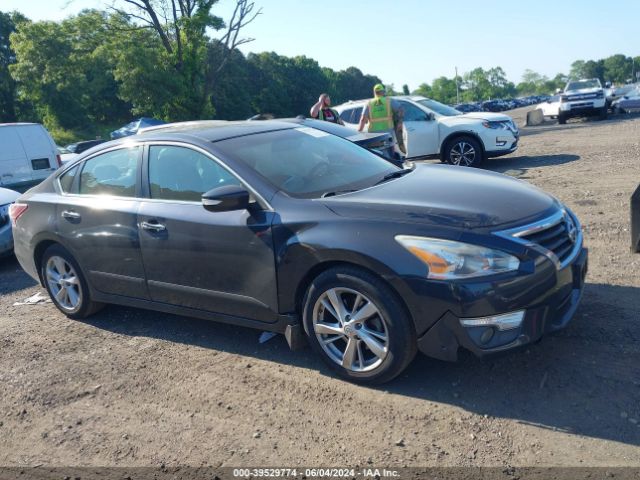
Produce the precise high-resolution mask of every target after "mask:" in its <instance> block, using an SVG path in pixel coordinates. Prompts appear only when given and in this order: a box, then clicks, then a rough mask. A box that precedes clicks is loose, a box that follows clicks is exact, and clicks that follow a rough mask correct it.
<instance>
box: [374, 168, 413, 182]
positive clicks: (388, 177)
mask: <svg viewBox="0 0 640 480" xmlns="http://www.w3.org/2000/svg"><path fill="white" fill-rule="evenodd" d="M411 172H413V168H404V169H402V170H394V171H393V172H391V173H387V174H386V175H385V176H384V177H382V178H381V179H380V180H378V181H377V182H376V183H375V184H376V185H379V184H381V183H383V182H386V181H387V180H391V179H392V178H399V177H402V176H403V175H406V174H407V173H411Z"/></svg>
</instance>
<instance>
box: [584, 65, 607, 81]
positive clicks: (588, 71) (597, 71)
mask: <svg viewBox="0 0 640 480" xmlns="http://www.w3.org/2000/svg"><path fill="white" fill-rule="evenodd" d="M583 73H584V77H583V78H599V79H600V81H601V82H603V83H604V81H605V78H604V60H597V61H596V60H587V61H586V62H585V63H584V69H583Z"/></svg>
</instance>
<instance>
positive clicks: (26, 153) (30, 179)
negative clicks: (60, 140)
mask: <svg viewBox="0 0 640 480" xmlns="http://www.w3.org/2000/svg"><path fill="white" fill-rule="evenodd" d="M60 165H61V163H60V156H59V154H58V150H57V148H56V144H55V143H54V141H53V139H52V138H51V135H49V132H47V130H46V129H45V128H44V127H43V126H42V125H40V124H39V123H0V186H2V187H5V188H10V189H13V190H21V191H24V190H26V189H27V188H30V187H32V186H33V185H36V184H37V183H40V182H41V181H42V180H44V179H45V178H47V177H48V176H49V175H50V174H51V172H53V171H54V170H56V169H57V168H58V167H59V166H60Z"/></svg>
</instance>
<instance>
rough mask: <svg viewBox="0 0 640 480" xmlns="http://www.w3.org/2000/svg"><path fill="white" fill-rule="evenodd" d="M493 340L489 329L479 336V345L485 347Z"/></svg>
mask: <svg viewBox="0 0 640 480" xmlns="http://www.w3.org/2000/svg"><path fill="white" fill-rule="evenodd" d="M492 338H493V328H492V327H489V328H487V329H486V330H485V331H484V332H482V335H480V343H481V344H483V345H486V344H487V343H489V342H490V341H491V339H492Z"/></svg>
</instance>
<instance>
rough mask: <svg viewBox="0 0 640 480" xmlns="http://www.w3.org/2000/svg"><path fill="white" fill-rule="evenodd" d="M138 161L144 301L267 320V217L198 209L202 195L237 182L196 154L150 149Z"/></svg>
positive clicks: (271, 274) (270, 299)
mask: <svg viewBox="0 0 640 480" xmlns="http://www.w3.org/2000/svg"><path fill="white" fill-rule="evenodd" d="M146 156H147V163H146V166H145V167H144V168H143V171H144V175H143V178H145V177H146V179H145V180H144V187H145V196H147V197H148V198H147V199H144V200H143V201H142V204H141V206H140V210H139V214H138V225H139V227H140V245H141V247H142V255H143V260H144V267H145V272H146V276H147V284H148V288H149V293H150V295H151V299H152V300H154V301H157V302H162V303H168V304H173V305H179V306H182V307H189V308H195V309H199V310H206V311H209V312H216V313H221V314H225V315H232V316H235V317H242V318H249V319H252V320H258V321H262V322H267V323H273V322H275V321H276V320H277V315H276V312H277V289H276V283H277V282H276V273H275V256H274V251H273V238H272V232H271V224H272V222H273V219H274V215H275V213H274V212H272V211H269V210H265V209H263V208H261V207H260V206H259V205H258V204H257V203H256V204H255V205H254V206H255V208H251V209H250V210H249V211H248V210H236V211H229V212H210V211H207V210H205V209H204V207H203V206H202V201H201V196H202V194H203V193H205V192H207V191H209V190H211V189H213V188H215V187H219V186H225V185H242V182H241V181H240V179H238V178H237V177H236V176H235V175H233V174H232V173H231V172H229V171H228V170H227V169H226V168H225V167H223V166H222V165H221V164H220V163H219V162H218V161H216V160H215V159H214V158H213V157H211V156H210V155H209V154H207V153H206V152H204V151H202V150H196V149H194V148H191V147H190V146H185V145H175V144H173V145H169V144H166V145H165V144H155V145H150V146H149V148H148V154H147V155H146Z"/></svg>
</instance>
